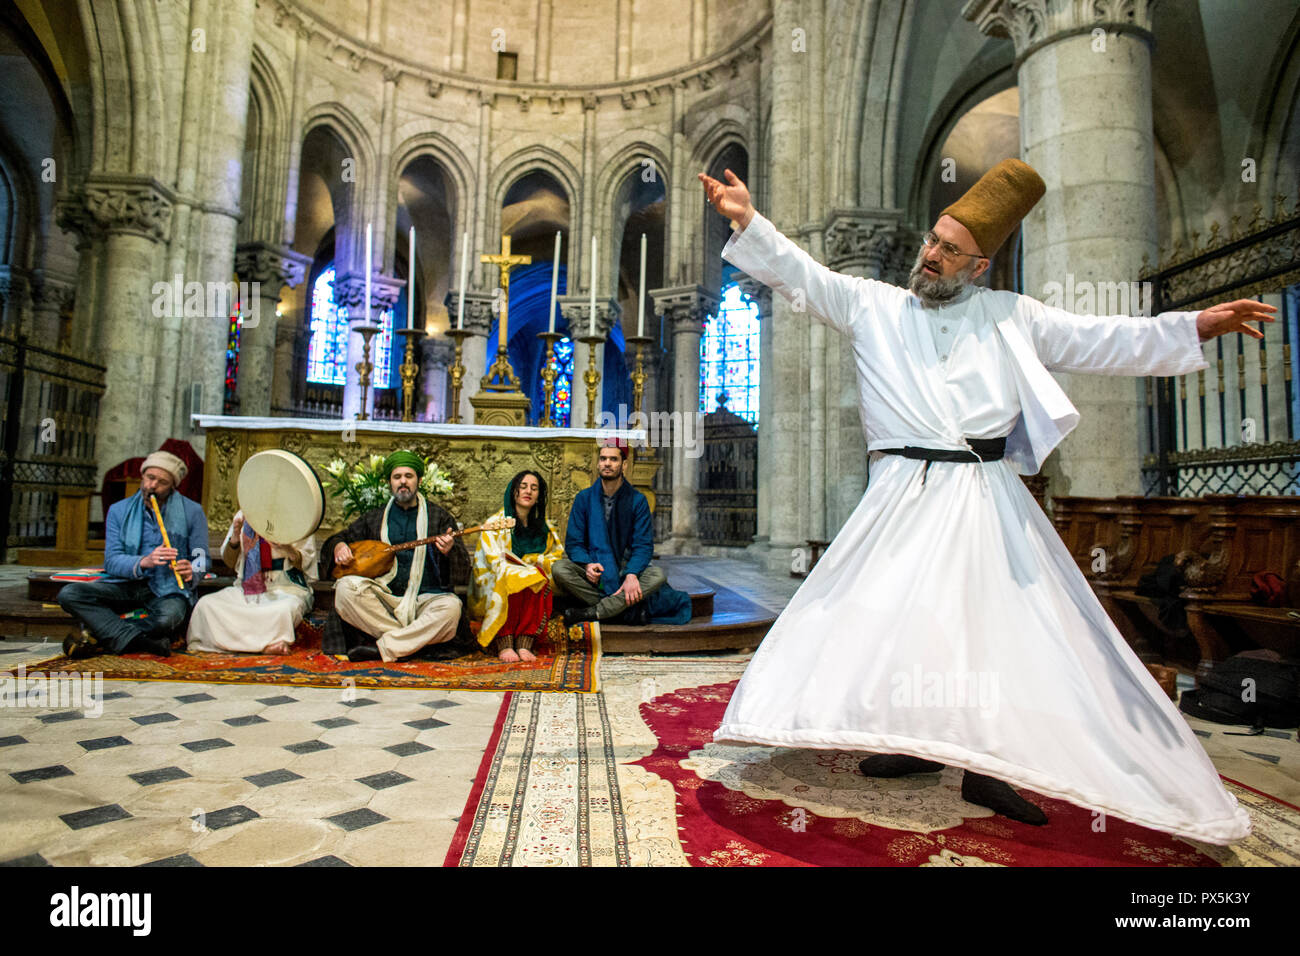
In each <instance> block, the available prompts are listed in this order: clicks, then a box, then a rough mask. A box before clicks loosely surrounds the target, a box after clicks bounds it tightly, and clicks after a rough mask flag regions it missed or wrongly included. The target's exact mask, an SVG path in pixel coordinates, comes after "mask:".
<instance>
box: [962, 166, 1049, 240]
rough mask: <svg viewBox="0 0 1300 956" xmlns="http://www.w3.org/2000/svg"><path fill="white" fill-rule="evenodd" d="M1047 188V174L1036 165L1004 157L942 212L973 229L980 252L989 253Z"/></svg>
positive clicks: (1013, 228) (972, 233) (1005, 238)
mask: <svg viewBox="0 0 1300 956" xmlns="http://www.w3.org/2000/svg"><path fill="white" fill-rule="evenodd" d="M1045 192H1047V186H1046V185H1045V184H1044V183H1043V177H1041V176H1039V175H1038V173H1037V172H1035V171H1034V168H1033V167H1032V166H1030V165H1029V164H1028V163H1022V162H1021V161H1020V160H1018V159H1004V160H1002V162H1000V163H998V164H997V165H996V166H994V167H993V168H992V169H990V170H989V171H988V172H987V173H985V174H984V175H983V176H981V177H980V179H979V182H977V183H976V184H975V185H974V186H972V187H971V188H970V189H968V190H966V194H965V195H964V196H962V197H961V198H960V199H958V200H957V201H956V202H955V203H953V204H952V205H951V206H949V207H948V208H947V209H945V210H944V211H943V212H942V213H940V215H941V216H952V218H954V219H956V220H957V221H958V222H959V223H961V224H962V225H963V226H965V227H966V228H967V229H969V230H970V234H971V235H972V236H974V237H975V242H976V243H977V244H978V245H979V247H980V252H982V253H984V255H985V256H986V257H989V256H992V255H993V254H994V253H995V252H997V251H998V249H1000V248H1001V246H1002V243H1004V242H1006V241H1007V236H1009V235H1011V233H1012V232H1014V231H1015V228H1016V226H1017V225H1019V223H1020V220H1021V219H1024V218H1025V216H1026V215H1027V214H1028V213H1029V210H1031V209H1033V208H1034V205H1035V204H1036V203H1037V202H1038V200H1040V199H1042V198H1043V193H1045Z"/></svg>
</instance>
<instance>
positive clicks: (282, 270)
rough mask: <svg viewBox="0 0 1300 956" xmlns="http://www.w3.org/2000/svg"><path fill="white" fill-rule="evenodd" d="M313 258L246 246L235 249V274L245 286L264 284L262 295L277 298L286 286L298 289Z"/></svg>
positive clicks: (264, 244)
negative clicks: (248, 283)
mask: <svg viewBox="0 0 1300 956" xmlns="http://www.w3.org/2000/svg"><path fill="white" fill-rule="evenodd" d="M310 265H311V257H310V256H305V255H303V254H302V253H300V252H294V251H293V250H292V249H290V248H289V247H288V246H281V245H275V244H272V243H269V242H246V243H244V244H243V245H241V246H238V247H237V248H236V249H235V273H236V274H237V275H238V276H239V278H240V279H242V280H243V281H245V282H258V283H261V285H262V286H263V287H264V288H263V295H265V296H268V297H271V298H278V297H279V295H280V290H281V289H283V288H284V287H285V286H290V287H292V286H296V285H298V283H300V282H302V280H303V279H304V278H306V276H307V269H308V267H309V266H310Z"/></svg>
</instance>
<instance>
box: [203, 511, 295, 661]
mask: <svg viewBox="0 0 1300 956" xmlns="http://www.w3.org/2000/svg"><path fill="white" fill-rule="evenodd" d="M316 558H317V555H316V538H315V536H314V535H309V536H307V537H306V538H304V539H303V540H301V541H297V542H295V543H294V544H288V545H285V544H272V543H271V542H269V541H267V540H266V539H265V538H262V537H260V536H259V535H258V534H257V533H256V532H254V531H253V529H252V528H250V527H249V526H248V525H247V524H245V523H244V513H243V512H242V511H240V512H237V513H236V514H235V519H234V521H233V522H232V523H231V525H230V531H228V532H227V533H226V539H225V540H224V541H222V542H221V559H222V560H223V561H225V562H226V564H228V565H230V566H231V567H233V568H235V569H236V575H235V583H234V584H232V585H231V586H230V587H228V588H223V589H222V590H220V591H217V592H216V593H215V594H209V595H207V596H206V597H202V598H199V603H198V604H196V605H195V606H194V613H193V614H192V615H191V616H190V629H189V634H188V639H187V644H188V645H189V649H190V650H192V651H239V652H242V653H252V654H288V653H289V648H290V646H291V645H292V644H293V642H294V628H295V627H297V625H298V622H299V621H301V620H302V619H303V615H305V614H306V613H307V612H308V611H310V610H311V605H312V590H311V582H312V581H314V580H316Z"/></svg>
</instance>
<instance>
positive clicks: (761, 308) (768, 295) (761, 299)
mask: <svg viewBox="0 0 1300 956" xmlns="http://www.w3.org/2000/svg"><path fill="white" fill-rule="evenodd" d="M734 278H735V280H736V284H737V285H739V286H740V292H741V294H742V295H744V296H745V298H747V299H749V300H750V301H751V302H753V303H755V304H756V305H757V306H758V396H759V397H758V401H759V406H760V408H761V407H762V404H763V402H764V401H765V398H764V396H766V395H768V394H770V392H771V388H772V363H771V361H770V360H769V357H770V356H771V354H772V290H771V289H769V288H768V287H767V286H765V285H763V283H761V282H759V281H758V280H757V279H755V278H752V277H751V276H748V275H746V274H745V273H743V272H737V273H736V274H735V276H734ZM765 425H766V423H765V422H764V421H763V418H762V416H761V415H760V416H759V419H758V467H757V469H756V471H757V472H758V496H757V499H756V501H755V504H754V508H755V512H756V517H757V519H758V520H757V525H756V527H755V532H754V546H755V548H756V549H759V550H762V551H766V550H767V545H768V542H769V541H770V540H771V524H770V518H769V515H768V501H769V496H770V495H771V461H772V430H771V429H770V428H766V427H764V426H765Z"/></svg>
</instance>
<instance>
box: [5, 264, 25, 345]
mask: <svg viewBox="0 0 1300 956" xmlns="http://www.w3.org/2000/svg"><path fill="white" fill-rule="evenodd" d="M30 293H31V277H30V276H28V274H27V270H26V269H21V268H19V267H17V266H10V265H0V330H3V331H4V332H5V333H6V334H9V335H14V334H15V333H17V332H19V331H21V330H22V317H23V313H24V312H26V311H27V305H28V302H29V299H30Z"/></svg>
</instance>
